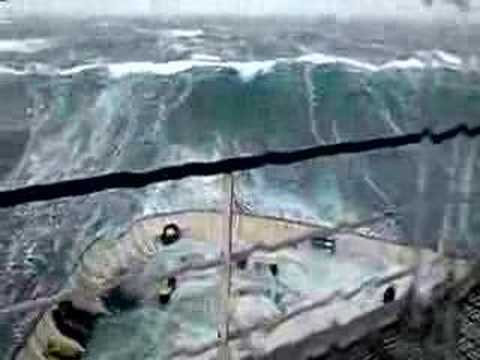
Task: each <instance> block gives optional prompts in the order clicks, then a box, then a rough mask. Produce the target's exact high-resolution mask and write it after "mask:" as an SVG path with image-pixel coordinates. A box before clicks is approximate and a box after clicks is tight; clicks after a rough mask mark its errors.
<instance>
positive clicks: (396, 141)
mask: <svg viewBox="0 0 480 360" xmlns="http://www.w3.org/2000/svg"><path fill="white" fill-rule="evenodd" d="M479 134H480V126H477V127H472V128H470V127H468V126H467V125H466V124H460V125H457V126H455V127H452V128H450V129H448V130H445V131H443V132H439V133H434V132H433V131H432V130H430V129H425V130H423V131H420V132H416V133H410V134H406V135H400V136H391V137H382V138H375V139H370V140H363V141H352V142H342V143H337V144H331V145H319V146H313V147H308V148H304V149H299V150H292V151H272V152H267V153H264V154H261V155H250V156H241V157H234V158H227V159H222V160H218V161H212V162H191V163H185V164H182V165H174V166H168V167H163V168H159V169H156V170H152V171H147V172H117V173H111V174H105V175H99V176H94V177H90V178H84V179H73V180H64V181H59V182H56V183H51V184H43V185H31V186H27V187H23V188H18V189H13V190H6V191H1V192H0V208H6V207H11V206H16V205H20V204H25V203H29V202H35V201H47V200H54V199H59V198H63V197H72V196H82V195H88V194H93V193H97V192H100V191H104V190H108V189H127V188H128V189H131V188H141V187H145V186H147V185H150V184H153V183H160V182H164V181H170V180H179V179H183V178H186V177H190V176H212V175H218V174H227V173H233V172H236V171H245V170H252V169H257V168H260V167H263V166H266V165H290V164H294V163H298V162H302V161H305V160H310V159H316V158H322V157H331V156H337V155H343V154H359V153H365V152H369V151H373V150H380V149H392V148H399V147H402V146H407V145H414V144H419V143H421V142H423V141H426V140H428V141H430V142H431V143H433V144H440V143H442V142H444V141H447V140H451V139H453V138H455V137H457V136H459V135H464V136H466V137H470V138H473V137H476V136H478V135H479Z"/></svg>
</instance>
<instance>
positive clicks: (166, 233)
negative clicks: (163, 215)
mask: <svg viewBox="0 0 480 360" xmlns="http://www.w3.org/2000/svg"><path fill="white" fill-rule="evenodd" d="M181 236H182V232H181V231H180V228H179V227H178V225H177V224H173V223H172V224H168V225H166V226H165V227H164V228H163V232H162V235H160V241H161V242H162V244H163V245H165V246H168V245H172V244H174V243H176V242H177V241H178V240H180V237H181Z"/></svg>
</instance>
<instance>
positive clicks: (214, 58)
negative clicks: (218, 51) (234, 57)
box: [190, 54, 222, 62]
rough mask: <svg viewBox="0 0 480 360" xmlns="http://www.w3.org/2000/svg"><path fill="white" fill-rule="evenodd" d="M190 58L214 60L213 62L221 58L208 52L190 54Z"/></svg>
mask: <svg viewBox="0 0 480 360" xmlns="http://www.w3.org/2000/svg"><path fill="white" fill-rule="evenodd" d="M190 59H191V60H194V61H215V62H220V61H222V58H220V57H219V56H216V55H210V54H192V55H191V56H190Z"/></svg>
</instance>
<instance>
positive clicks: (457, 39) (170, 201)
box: [0, 17, 480, 353]
mask: <svg viewBox="0 0 480 360" xmlns="http://www.w3.org/2000/svg"><path fill="white" fill-rule="evenodd" d="M479 30H480V28H479V27H478V26H477V25H474V24H456V23H448V22H443V23H432V22H428V23H427V22H420V21H416V22H414V21H412V22H406V21H398V22H396V21H391V20H390V21H381V20H379V19H376V20H368V19H362V20H360V19H359V20H355V19H351V20H349V21H337V20H336V19H334V18H318V19H301V18H296V19H293V18H265V19H245V18H233V17H230V18H228V17H215V18H182V19H173V18H170V19H164V18H132V19H129V18H92V19H83V20H75V19H64V20H61V19H57V18H33V17H32V18H21V19H20V18H19V19H13V20H12V21H11V22H8V21H4V22H2V23H0V189H2V190H7V189H13V188H17V187H22V186H25V185H31V184H41V183H50V182H55V181H58V180H61V179H73V178H83V177H87V176H92V175H98V174H104V173H108V172H113V171H126V170H128V171H145V170H150V169H154V168H158V167H162V166H166V165H172V164H181V163H185V162H189V161H194V160H214V159H220V158H224V157H230V156H238V155H247V154H260V153H264V152H267V151H271V150H292V149H297V148H301V147H306V146H312V145H315V144H332V143H337V142H343V141H354V140H365V139H371V138H376V137H384V136H392V135H401V134H406V133H410V132H416V131H420V130H422V129H424V128H427V127H428V128H430V129H432V130H434V131H441V130H444V129H446V128H449V127H451V126H454V125H455V124H457V123H466V124H469V125H471V126H474V125H478V124H479V123H480V74H479V72H478V70H479V67H478V65H479V64H478V56H479V52H480V50H479V49H480V31H479ZM478 145H479V144H478V140H476V141H467V140H466V139H465V138H458V139H456V140H454V141H451V142H448V143H445V144H441V145H436V146H433V145H431V144H428V143H425V144H421V145H419V146H409V147H405V148H402V149H397V150H386V151H376V152H371V153H368V154H362V155H348V156H340V157H335V158H329V159H322V160H314V161H307V162H304V163H301V164H296V165H293V166H287V167H267V168H263V169H260V170H255V171H249V172H244V173H241V174H237V175H236V197H237V200H238V202H239V203H240V204H241V205H242V208H243V209H246V210H245V211H252V212H255V213H260V214H268V215H276V216H284V217H289V218H296V219H307V220H311V221H317V222H320V223H327V224H332V225H334V224H336V223H339V222H344V221H353V220H360V219H365V218H368V217H371V216H373V215H375V214H378V213H379V212H381V211H383V210H385V209H399V214H400V215H401V216H398V217H397V218H396V219H395V220H389V221H386V222H384V223H381V224H379V225H378V226H377V227H376V228H375V229H373V230H372V231H374V232H375V234H377V235H378V234H380V236H383V237H385V238H386V239H390V240H391V241H400V242H407V243H410V244H412V243H416V244H421V245H428V246H431V247H437V246H438V242H439V239H446V240H447V241H449V243H450V244H452V245H451V246H452V248H454V249H456V250H457V251H459V252H460V253H462V254H472V253H473V252H474V250H475V249H476V248H478V245H477V244H476V243H475V242H476V241H478V239H477V238H476V237H475V236H474V234H475V229H477V234H478V228H479V227H480V217H479V215H478V214H479V211H478V210H479V208H478V205H477V204H476V203H475V194H477V193H478V191H480V182H479V181H478V180H475V179H478V178H479V177H480V161H479V160H478V152H479V149H478V148H479V146H478ZM223 190H224V188H223V185H222V180H221V179H220V178H219V177H210V178H191V179H185V180H182V181H177V182H169V183H162V184H157V185H152V186H149V187H147V188H145V189H141V190H135V191H133V190H121V191H120V190H111V191H107V192H103V193H99V194H94V195H90V196H85V197H78V198H65V199H60V200H55V201H51V202H45V203H33V204H28V205H21V206H17V207H15V208H10V209H1V210H0V306H2V307H3V306H7V305H9V304H14V303H17V302H20V301H22V300H27V299H31V298H34V297H39V296H45V295H49V294H52V293H54V292H56V291H58V289H60V288H62V287H63V286H65V284H66V282H67V280H68V274H69V273H70V271H71V269H72V266H73V264H75V262H76V261H77V260H78V256H79V254H80V253H81V252H82V250H83V249H84V248H85V247H86V246H87V244H88V243H89V242H91V241H92V240H94V239H96V238H102V237H103V238H115V236H117V235H118V234H119V233H120V232H121V231H122V230H124V229H125V228H126V227H127V226H128V225H129V224H130V223H131V222H132V221H133V220H134V219H137V218H140V217H142V216H145V215H150V214H154V213H155V212H159V211H161V212H165V211H170V210H178V209H187V208H212V207H218V208H222V207H223V206H224V205H223V204H224V191H223ZM477 237H478V236H477ZM33 317H34V314H17V315H12V316H2V317H1V318H0V350H1V351H2V353H6V352H4V351H6V350H8V349H11V348H12V346H13V345H14V344H16V343H19V342H21V340H22V338H23V336H24V334H25V329H26V328H27V325H28V324H29V322H30V320H31V319H32V318H33Z"/></svg>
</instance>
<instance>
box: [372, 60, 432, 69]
mask: <svg viewBox="0 0 480 360" xmlns="http://www.w3.org/2000/svg"><path fill="white" fill-rule="evenodd" d="M425 66H426V65H425V63H424V62H423V61H420V60H419V59H415V58H410V59H405V60H393V61H389V62H387V63H385V64H383V65H381V66H379V67H378V70H388V69H424V68H425Z"/></svg>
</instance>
